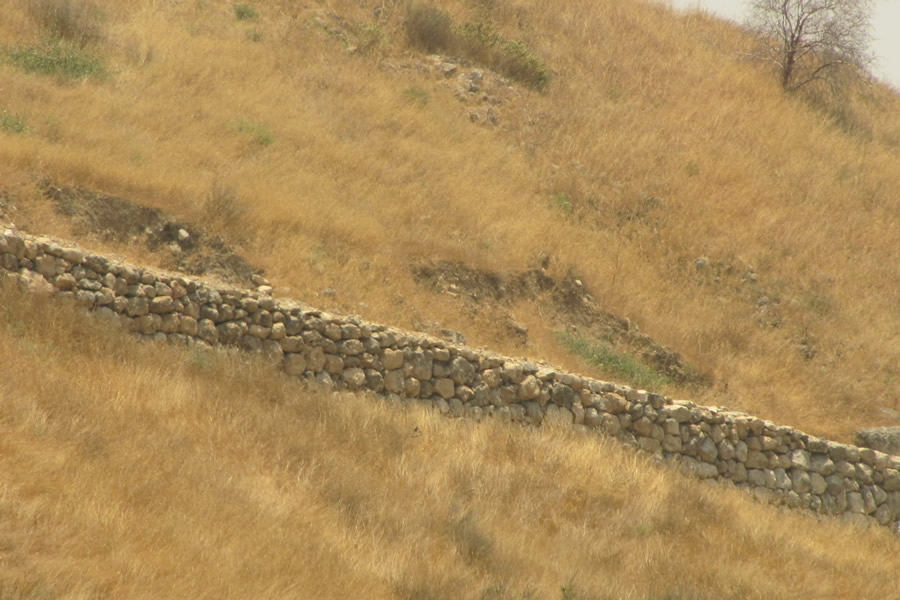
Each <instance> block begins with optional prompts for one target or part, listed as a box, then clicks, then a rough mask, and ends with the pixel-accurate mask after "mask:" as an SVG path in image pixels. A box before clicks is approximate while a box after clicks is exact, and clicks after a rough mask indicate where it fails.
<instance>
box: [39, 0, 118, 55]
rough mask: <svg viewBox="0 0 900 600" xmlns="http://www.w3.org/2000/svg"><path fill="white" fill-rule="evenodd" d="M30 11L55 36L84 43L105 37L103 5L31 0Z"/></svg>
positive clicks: (81, 44) (70, 1) (57, 0)
mask: <svg viewBox="0 0 900 600" xmlns="http://www.w3.org/2000/svg"><path fill="white" fill-rule="evenodd" d="M26 6H27V7H28V12H29V13H30V14H31V16H32V18H34V19H35V20H36V21H37V22H38V24H39V25H40V26H41V27H42V28H43V29H45V30H46V31H47V32H48V33H49V34H50V35H51V36H52V37H54V38H57V39H62V40H66V41H69V42H73V43H75V44H77V45H79V46H81V47H84V46H86V45H87V44H89V43H92V42H96V41H99V40H101V39H102V38H103V30H102V28H101V26H100V22H99V17H100V15H101V13H100V11H99V9H97V8H96V7H93V6H91V5H88V4H83V3H82V4H76V3H74V2H73V1H72V0H28V3H27V4H26Z"/></svg>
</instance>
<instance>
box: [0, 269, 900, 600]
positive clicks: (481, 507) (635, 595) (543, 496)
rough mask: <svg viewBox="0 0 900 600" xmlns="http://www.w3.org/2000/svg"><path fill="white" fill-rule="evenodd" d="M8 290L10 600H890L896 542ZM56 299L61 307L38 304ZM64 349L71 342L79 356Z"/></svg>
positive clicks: (554, 434) (3, 577)
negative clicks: (157, 339) (325, 386)
mask: <svg viewBox="0 0 900 600" xmlns="http://www.w3.org/2000/svg"><path fill="white" fill-rule="evenodd" d="M24 300H25V298H24V297H23V296H21V295H20V294H19V293H18V292H15V291H13V290H11V289H9V288H8V287H7V288H4V287H3V286H0V356H2V357H3V360H0V473H2V477H0V482H2V483H0V596H2V597H3V598H21V599H38V598H158V597H161V596H164V597H167V598H257V597H266V598H352V597H365V598H397V599H424V598H429V599H435V598H438V599H439V598H482V599H484V598H492V599H496V600H499V599H507V598H508V599H513V598H563V599H570V600H571V599H575V598H577V599H587V598H616V599H619V600H627V599H641V600H646V599H650V598H654V599H656V598H669V599H682V598H683V599H688V598H690V599H691V600H698V599H704V598H734V599H740V600H747V599H754V598H759V599H763V598H765V599H767V600H769V599H773V598H774V599H777V598H784V599H788V598H798V597H815V598H823V599H828V598H834V599H837V598H841V599H849V598H859V599H869V598H891V597H893V595H895V593H896V590H897V589H898V586H900V579H898V569H897V552H898V550H900V548H898V547H897V546H898V544H900V542H898V539H897V538H896V536H894V535H892V534H891V533H889V532H888V531H887V530H884V529H881V528H874V529H869V530H864V529H859V528H857V527H852V526H849V525H842V524H841V523H840V521H838V520H837V519H825V520H824V521H822V522H817V521H816V520H815V519H814V518H812V517H810V516H806V515H802V514H796V513H792V512H781V511H776V510H775V509H774V508H772V507H769V506H766V505H763V504H757V503H755V502H754V501H753V500H752V498H751V497H750V496H749V495H748V494H746V493H744V492H741V491H738V490H735V489H726V488H724V487H723V488H716V487H712V486H709V485H705V484H702V483H700V482H698V481H694V480H688V479H684V478H682V477H681V476H680V475H678V474H677V473H676V472H674V471H673V470H671V469H670V468H668V467H664V466H661V465H658V464H653V463H652V462H651V461H649V460H647V459H644V458H642V457H639V456H637V455H636V454H634V453H633V452H632V451H630V450H627V449H625V448H623V447H620V446H618V445H617V444H616V443H615V442H613V441H611V440H606V439H604V438H601V437H598V436H588V435H573V434H572V432H571V431H570V430H568V429H565V430H562V429H559V430H557V429H553V428H543V429H541V430H528V429H526V428H523V427H520V426H515V425H510V424H502V423H500V422H497V421H486V422H483V423H480V424H475V423H472V422H468V421H453V420H449V419H445V418H443V417H440V416H438V415H437V414H436V413H432V412H426V411H424V410H423V409H421V408H420V407H418V406H417V405H415V404H393V405H392V404H387V403H385V402H383V401H377V400H375V399H374V398H368V397H362V396H353V395H351V394H334V393H331V392H328V391H324V390H322V391H317V390H314V389H313V390H304V389H303V388H301V386H300V385H299V384H298V383H297V382H296V380H294V379H291V378H288V377H285V376H283V375H281V374H279V373H278V372H276V371H275V370H274V368H272V367H271V366H270V365H268V364H266V363H264V362H263V361H261V360H250V359H247V358H246V355H240V354H239V353H227V352H224V351H204V350H202V349H199V348H197V349H193V350H189V349H184V348H181V349H179V348H173V347H167V346H165V345H157V344H143V343H140V342H138V341H137V340H135V339H134V338H132V337H131V336H130V335H129V334H126V333H124V332H121V331H115V330H110V329H109V324H108V323H104V322H102V321H100V320H96V319H94V318H92V317H89V316H87V315H85V314H84V313H83V312H81V311H79V310H76V309H75V308H74V307H68V308H67V307H65V306H64V305H63V306H61V305H60V303H59V301H49V300H41V299H40V298H39V297H37V298H36V297H33V296H30V297H28V302H25V301H24ZM51 303H52V304H51ZM72 340H78V341H79V342H78V343H77V344H73V343H72Z"/></svg>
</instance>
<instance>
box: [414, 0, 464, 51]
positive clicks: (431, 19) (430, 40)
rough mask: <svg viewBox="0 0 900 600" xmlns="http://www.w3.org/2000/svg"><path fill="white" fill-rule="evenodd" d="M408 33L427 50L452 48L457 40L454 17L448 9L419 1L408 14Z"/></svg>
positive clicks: (418, 44)
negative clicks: (452, 17)
mask: <svg viewBox="0 0 900 600" xmlns="http://www.w3.org/2000/svg"><path fill="white" fill-rule="evenodd" d="M406 35H407V37H408V38H409V41H410V42H412V43H413V44H414V45H416V46H420V47H421V48H424V49H425V51H426V52H438V51H440V50H443V51H447V50H450V49H451V48H452V47H453V45H454V40H455V34H454V32H453V19H451V18H450V14H449V13H447V12H446V11H443V10H441V9H439V8H437V7H434V6H426V5H423V4H420V3H418V2H417V3H415V4H413V5H411V6H410V8H409V12H408V13H407V15H406Z"/></svg>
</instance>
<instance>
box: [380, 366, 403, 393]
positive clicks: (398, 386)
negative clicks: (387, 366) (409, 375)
mask: <svg viewBox="0 0 900 600" xmlns="http://www.w3.org/2000/svg"><path fill="white" fill-rule="evenodd" d="M403 387H404V382H403V371H401V370H400V369H394V370H392V371H388V372H387V373H385V374H384V389H386V390H387V391H389V392H393V393H394V394H399V393H401V392H403Z"/></svg>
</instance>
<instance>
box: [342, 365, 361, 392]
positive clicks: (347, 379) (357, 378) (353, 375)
mask: <svg viewBox="0 0 900 600" xmlns="http://www.w3.org/2000/svg"><path fill="white" fill-rule="evenodd" d="M342 377H343V378H344V383H346V384H347V387H348V388H349V389H351V390H359V389H362V387H363V386H365V384H366V373H365V371H363V370H362V369H360V368H357V367H353V368H350V369H344V372H343V374H342Z"/></svg>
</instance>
